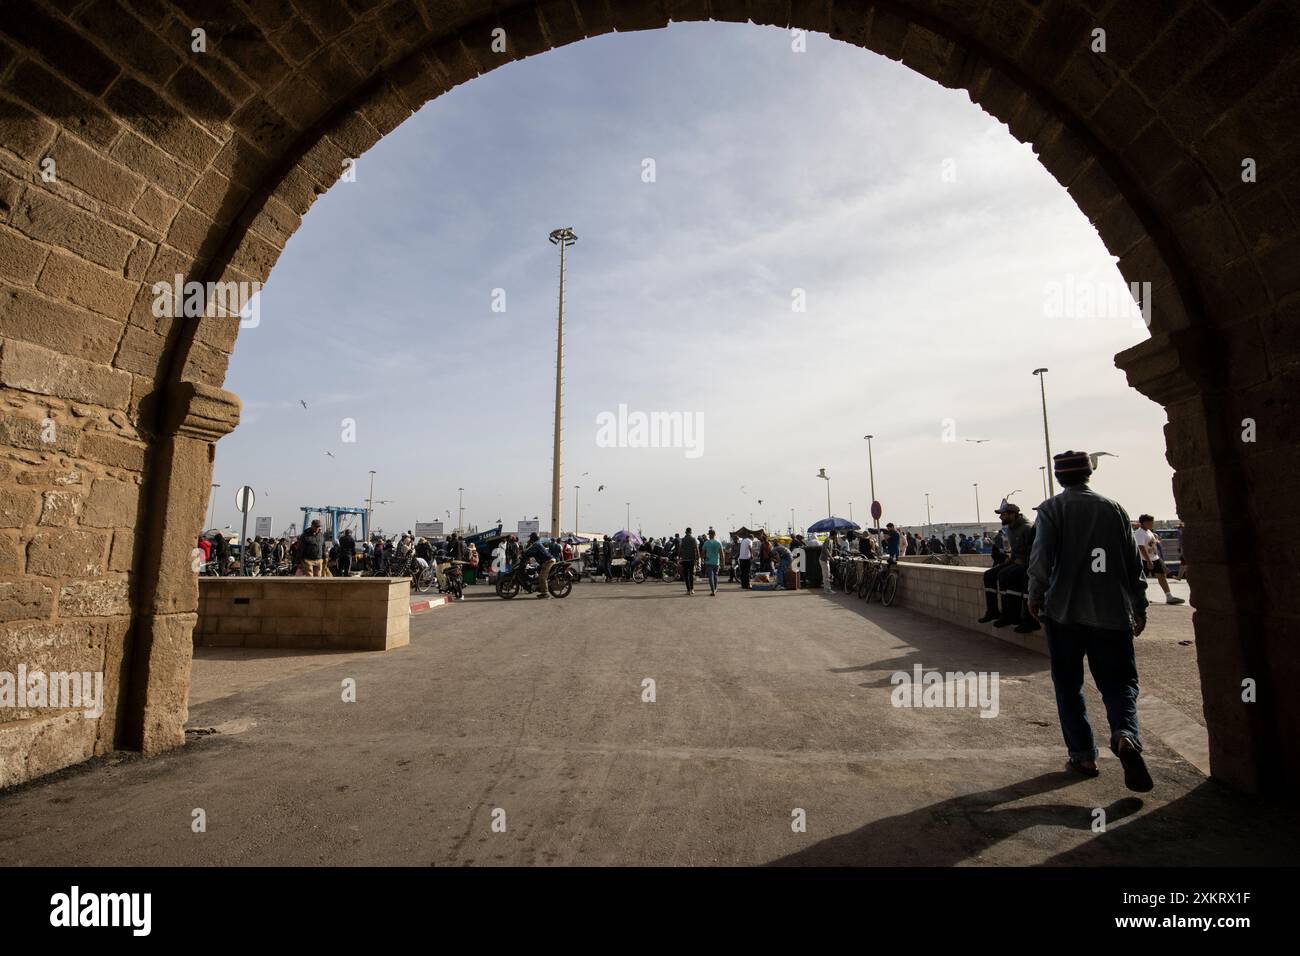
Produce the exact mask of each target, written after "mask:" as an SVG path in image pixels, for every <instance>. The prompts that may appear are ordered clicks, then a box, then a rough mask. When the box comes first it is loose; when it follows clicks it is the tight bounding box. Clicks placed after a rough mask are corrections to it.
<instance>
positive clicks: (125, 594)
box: [59, 578, 131, 617]
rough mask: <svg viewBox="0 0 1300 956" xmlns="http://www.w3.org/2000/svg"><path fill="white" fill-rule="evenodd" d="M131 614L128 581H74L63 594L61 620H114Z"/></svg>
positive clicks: (61, 596) (118, 579) (60, 599)
mask: <svg viewBox="0 0 1300 956" xmlns="http://www.w3.org/2000/svg"><path fill="white" fill-rule="evenodd" d="M130 613H131V601H130V591H129V587H128V585H127V581H126V579H125V578H116V579H114V578H108V579H104V580H95V581H70V582H69V583H67V584H65V585H63V587H62V588H60V590H59V615H60V616H61V617H114V616H118V615H124V614H130Z"/></svg>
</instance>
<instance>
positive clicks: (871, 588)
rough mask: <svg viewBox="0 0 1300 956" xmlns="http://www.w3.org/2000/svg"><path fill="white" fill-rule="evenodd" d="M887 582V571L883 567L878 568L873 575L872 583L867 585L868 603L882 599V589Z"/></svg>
mask: <svg viewBox="0 0 1300 956" xmlns="http://www.w3.org/2000/svg"><path fill="white" fill-rule="evenodd" d="M884 584H885V571H884V569H882V568H876V570H875V573H874V574H872V575H871V584H870V585H868V587H867V603H868V604H870V603H871V602H872V601H878V600H880V590H881V588H882V587H883V586H884Z"/></svg>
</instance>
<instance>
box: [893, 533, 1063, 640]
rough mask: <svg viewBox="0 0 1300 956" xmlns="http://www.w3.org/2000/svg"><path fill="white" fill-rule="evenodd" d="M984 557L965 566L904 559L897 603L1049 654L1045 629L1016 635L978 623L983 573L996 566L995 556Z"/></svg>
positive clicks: (981, 600)
mask: <svg viewBox="0 0 1300 956" xmlns="http://www.w3.org/2000/svg"><path fill="white" fill-rule="evenodd" d="M966 557H975V555H967V556H966ZM982 560H983V561H984V564H983V565H982V566H980V567H971V568H966V567H956V566H954V565H946V564H919V563H915V562H911V561H908V560H906V559H904V560H902V561H900V562H899V563H898V596H897V598H895V600H894V604H895V605H896V606H898V607H905V608H907V609H908V610H911V611H916V612H917V613H918V614H928V615H929V616H930V617H937V618H938V619H939V620H941V621H947V622H948V623H949V624H956V625H957V626H958V627H964V628H966V629H967V630H971V631H978V632H979V633H981V634H984V635H986V636H988V637H995V638H997V639H998V640H1000V641H1006V642H1007V643H1008V644H1015V645H1016V646H1018V647H1023V648H1025V649H1026V650H1031V651H1037V652H1038V653H1039V654H1046V653H1047V641H1046V639H1045V638H1044V637H1043V632H1042V631H1034V632H1033V633H1032V634H1017V633H1016V632H1015V630H1014V629H1012V628H1010V627H994V626H993V625H992V624H980V623H979V619H980V618H982V617H983V616H984V572H985V571H986V570H988V569H989V568H990V567H992V566H993V562H992V559H990V558H988V557H987V556H983V557H982Z"/></svg>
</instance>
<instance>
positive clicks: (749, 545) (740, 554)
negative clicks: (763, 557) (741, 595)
mask: <svg viewBox="0 0 1300 956" xmlns="http://www.w3.org/2000/svg"><path fill="white" fill-rule="evenodd" d="M736 555H737V560H738V561H739V562H740V587H741V590H744V591H748V590H749V566H750V564H751V563H753V557H754V542H753V540H752V539H751V538H750V537H749V535H748V534H746V535H745V536H744V537H743V538H741V539H740V542H739V544H738V545H737V551H736Z"/></svg>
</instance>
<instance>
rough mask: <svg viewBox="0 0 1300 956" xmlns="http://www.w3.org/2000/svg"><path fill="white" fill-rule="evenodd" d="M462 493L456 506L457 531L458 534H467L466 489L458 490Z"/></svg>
mask: <svg viewBox="0 0 1300 956" xmlns="http://www.w3.org/2000/svg"><path fill="white" fill-rule="evenodd" d="M456 491H458V492H459V493H460V499H459V500H458V502H457V504H456V531H457V533H458V534H464V532H465V489H464V488H457V489H456Z"/></svg>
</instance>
